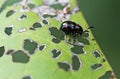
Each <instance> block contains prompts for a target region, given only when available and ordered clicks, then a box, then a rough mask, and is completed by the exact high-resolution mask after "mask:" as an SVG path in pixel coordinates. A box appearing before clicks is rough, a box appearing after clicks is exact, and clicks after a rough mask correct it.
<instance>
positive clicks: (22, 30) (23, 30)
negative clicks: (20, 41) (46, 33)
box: [18, 28, 27, 33]
mask: <svg viewBox="0 0 120 79" xmlns="http://www.w3.org/2000/svg"><path fill="white" fill-rule="evenodd" d="M26 30H27V29H26V28H21V29H19V30H18V32H20V33H22V32H26Z"/></svg>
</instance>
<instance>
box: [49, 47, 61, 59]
mask: <svg viewBox="0 0 120 79" xmlns="http://www.w3.org/2000/svg"><path fill="white" fill-rule="evenodd" d="M51 54H52V57H53V58H58V57H59V56H60V55H61V54H62V53H61V51H59V50H57V49H53V50H52V51H51Z"/></svg>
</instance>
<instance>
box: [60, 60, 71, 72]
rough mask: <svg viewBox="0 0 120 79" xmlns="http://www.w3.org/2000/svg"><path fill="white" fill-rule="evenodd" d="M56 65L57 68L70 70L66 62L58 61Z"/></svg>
mask: <svg viewBox="0 0 120 79" xmlns="http://www.w3.org/2000/svg"><path fill="white" fill-rule="evenodd" d="M58 66H59V68H61V69H63V70H65V71H69V70H70V65H69V64H68V63H66V62H58Z"/></svg>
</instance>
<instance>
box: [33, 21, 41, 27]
mask: <svg viewBox="0 0 120 79" xmlns="http://www.w3.org/2000/svg"><path fill="white" fill-rule="evenodd" d="M32 27H33V28H40V27H42V25H41V24H40V23H39V22H36V23H34V24H33V26H32Z"/></svg>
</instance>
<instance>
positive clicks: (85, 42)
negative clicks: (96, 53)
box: [77, 36, 90, 45]
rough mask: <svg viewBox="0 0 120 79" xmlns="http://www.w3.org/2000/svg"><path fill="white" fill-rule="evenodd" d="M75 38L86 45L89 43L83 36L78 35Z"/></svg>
mask: <svg viewBox="0 0 120 79" xmlns="http://www.w3.org/2000/svg"><path fill="white" fill-rule="evenodd" d="M77 39H78V41H79V42H81V43H84V44H88V45H89V44H90V42H89V40H88V39H86V38H83V37H81V36H79V37H78V38H77Z"/></svg>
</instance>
